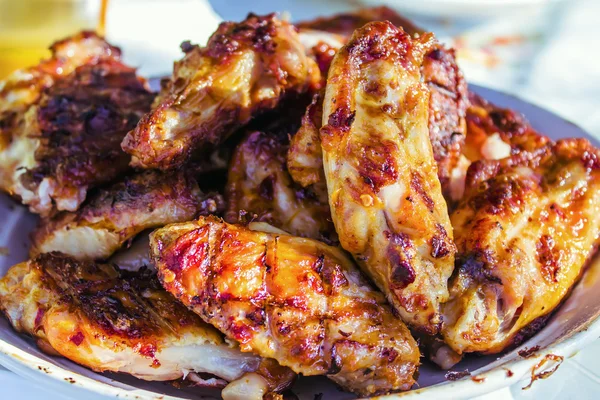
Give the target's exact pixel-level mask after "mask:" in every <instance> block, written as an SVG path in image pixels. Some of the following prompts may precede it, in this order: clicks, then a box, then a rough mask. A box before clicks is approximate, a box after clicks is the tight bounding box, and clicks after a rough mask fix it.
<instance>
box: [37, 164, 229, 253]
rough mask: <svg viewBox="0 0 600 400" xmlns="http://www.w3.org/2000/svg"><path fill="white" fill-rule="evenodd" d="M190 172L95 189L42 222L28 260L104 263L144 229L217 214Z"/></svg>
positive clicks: (218, 204) (212, 197)
mask: <svg viewBox="0 0 600 400" xmlns="http://www.w3.org/2000/svg"><path fill="white" fill-rule="evenodd" d="M223 208H224V201H223V199H222V197H221V196H220V195H218V194H215V193H208V194H204V193H202V191H201V190H200V188H199V187H198V183H197V182H196V180H195V179H194V178H193V177H192V176H191V174H190V173H187V172H184V171H174V172H160V171H143V172H139V173H136V174H133V175H131V176H128V177H126V178H124V179H123V180H122V181H119V182H117V183H114V184H113V185H111V186H109V187H107V188H101V189H97V190H96V191H95V192H93V193H92V194H91V195H90V196H89V199H88V200H87V201H86V203H84V205H83V206H82V207H81V208H80V209H79V210H78V211H76V212H66V211H65V212H61V213H58V214H56V215H54V216H53V217H51V218H44V219H42V220H41V222H40V225H39V226H38V227H37V229H36V230H35V231H34V232H33V235H32V239H33V240H32V248H31V251H30V255H31V256H32V257H34V256H36V255H38V254H40V253H49V252H51V251H59V252H62V253H64V254H67V255H69V256H72V257H74V258H76V259H78V260H106V259H107V258H108V257H110V256H111V255H112V254H113V253H114V252H115V251H117V250H118V249H120V248H121V247H122V246H123V245H124V244H125V243H126V242H127V241H129V240H131V239H133V238H134V237H135V236H136V235H137V234H139V233H140V232H142V231H143V230H145V229H151V228H157V227H160V226H163V225H166V224H169V223H173V222H183V221H189V220H191V219H194V218H195V217H197V216H198V215H200V214H204V215H206V214H212V213H219V212H222V211H223Z"/></svg>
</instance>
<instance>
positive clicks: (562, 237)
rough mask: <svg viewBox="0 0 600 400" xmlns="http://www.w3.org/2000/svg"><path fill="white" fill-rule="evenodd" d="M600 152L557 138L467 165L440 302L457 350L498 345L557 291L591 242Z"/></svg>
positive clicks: (568, 282)
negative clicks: (450, 273) (454, 252)
mask: <svg viewBox="0 0 600 400" xmlns="http://www.w3.org/2000/svg"><path fill="white" fill-rule="evenodd" d="M599 160H600V152H599V151H598V150H597V149H595V148H594V147H593V146H591V145H590V144H589V142H588V141H587V140H584V139H565V140H560V141H558V142H557V143H556V145H552V144H551V143H550V144H548V145H546V146H544V147H541V148H538V149H536V150H534V151H533V152H527V151H521V152H520V153H518V154H516V155H513V156H511V157H508V158H505V159H502V160H480V161H477V162H475V163H473V165H472V166H471V167H470V169H469V174H468V177H467V186H466V191H465V197H464V198H463V199H462V200H461V203H460V204H459V206H458V208H457V209H456V210H455V211H454V212H453V214H452V225H453V226H454V232H455V233H454V235H455V241H456V245H457V247H458V256H457V270H456V271H455V276H454V277H453V279H452V283H451V286H450V293H451V297H450V301H449V302H448V303H446V304H445V305H444V306H443V311H444V321H445V322H444V327H443V331H442V332H443V335H444V338H445V340H446V342H447V343H448V344H449V345H450V346H451V347H452V348H453V349H454V350H455V351H457V352H459V353H463V352H474V351H475V352H484V353H497V352H500V351H502V350H504V349H505V348H506V347H508V346H510V345H512V344H514V343H515V341H516V340H518V339H519V337H520V338H521V339H523V337H525V336H527V335H530V334H531V332H529V333H528V334H524V332H525V330H524V329H525V328H527V327H528V326H529V327H531V326H534V325H535V326H536V327H537V329H539V328H540V327H541V325H540V324H539V323H536V321H540V318H543V317H544V316H547V315H548V314H549V313H550V312H552V310H554V309H555V308H556V307H557V306H558V305H559V304H560V302H561V301H562V300H563V299H564V297H565V296H566V294H567V293H568V292H569V291H570V289H571V287H572V286H573V284H574V283H575V282H576V280H577V278H578V277H579V276H580V274H581V271H582V268H583V267H584V265H585V262H586V260H587V259H588V258H589V257H590V256H591V254H593V251H594V249H595V246H596V245H597V241H598V239H597V236H598V231H599V229H600V220H599V219H598V217H597V216H598V213H599V212H600V169H599V168H600V162H599ZM529 330H530V331H531V330H532V328H530V329H529Z"/></svg>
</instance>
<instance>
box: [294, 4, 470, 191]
mask: <svg viewBox="0 0 600 400" xmlns="http://www.w3.org/2000/svg"><path fill="white" fill-rule="evenodd" d="M384 20H388V21H390V22H391V23H392V24H394V25H395V26H397V27H402V28H403V29H404V31H405V32H406V33H407V34H409V35H415V34H416V35H424V34H426V32H425V31H423V30H422V29H420V28H417V27H415V26H414V25H412V24H411V23H410V22H409V21H408V20H406V19H405V18H404V17H402V16H401V15H398V14H396V13H395V12H394V11H392V10H390V9H388V8H386V7H377V8H367V9H361V10H358V11H356V12H353V13H347V14H340V15H336V16H333V17H326V18H319V19H317V20H315V21H305V22H300V23H298V24H296V25H297V26H299V27H300V37H301V40H302V41H303V43H305V45H306V46H311V47H310V48H311V49H312V50H311V54H312V56H313V57H314V58H315V59H316V60H317V62H318V64H319V67H320V68H321V70H322V71H323V74H326V73H327V72H326V71H327V70H328V69H329V63H330V62H331V60H332V59H333V56H334V54H335V51H336V50H338V49H339V48H340V47H341V46H342V45H343V44H344V43H346V42H347V41H348V40H349V39H350V36H351V35H352V33H353V32H354V31H355V30H356V29H359V28H361V27H362V26H363V25H364V24H366V23H368V22H370V21H384ZM319 31H323V33H321V35H319V34H318V33H319ZM327 34H329V35H333V36H328V35H327ZM421 74H422V79H423V81H424V82H425V83H426V84H427V86H428V88H429V92H430V96H431V99H430V102H429V137H430V140H431V144H432V146H433V155H434V158H435V161H436V163H437V167H438V177H439V179H440V182H441V185H442V190H443V193H444V196H445V198H446V199H448V200H450V199H452V193H451V192H452V179H453V178H452V175H453V173H454V170H455V169H456V168H460V166H461V152H462V148H463V145H464V141H465V135H466V123H465V114H466V109H467V106H468V105H469V99H468V92H467V84H466V81H465V79H464V77H463V75H462V72H461V71H460V69H459V68H458V65H457V64H456V56H455V54H454V50H453V49H451V48H446V47H445V46H443V45H441V44H439V43H437V42H436V43H435V44H434V45H432V46H431V47H430V48H429V49H428V50H427V53H426V55H425V57H424V61H423V63H422V64H421ZM317 128H320V125H319V126H318V127H317ZM300 133H301V134H303V133H304V134H305V133H306V132H300ZM297 140H298V141H302V140H303V139H297ZM290 156H292V157H294V156H302V154H290ZM317 156H318V154H316V153H315V154H314V157H317ZM292 160H293V158H292ZM294 179H295V178H294ZM299 183H301V182H299Z"/></svg>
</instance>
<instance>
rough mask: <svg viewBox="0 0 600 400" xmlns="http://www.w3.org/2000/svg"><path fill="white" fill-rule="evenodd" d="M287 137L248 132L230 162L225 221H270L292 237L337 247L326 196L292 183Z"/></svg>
mask: <svg viewBox="0 0 600 400" xmlns="http://www.w3.org/2000/svg"><path fill="white" fill-rule="evenodd" d="M287 141H288V139H287V136H284V135H276V134H270V133H265V132H260V131H256V132H250V133H248V134H247V135H246V137H245V138H244V139H243V140H242V142H241V143H240V144H239V145H238V147H237V149H236V151H235V153H234V155H233V158H232V161H231V163H230V168H229V175H228V179H227V187H226V191H225V197H226V200H227V211H226V214H225V219H226V220H227V221H228V222H230V223H236V222H247V221H259V222H267V223H269V224H271V225H274V226H276V227H277V228H280V229H283V230H284V231H286V232H289V233H291V234H293V235H297V236H303V237H309V238H313V239H319V240H324V241H326V242H329V243H331V242H336V241H337V235H336V233H335V229H334V227H333V223H332V221H331V215H330V212H329V204H328V202H327V194H326V192H325V195H324V196H323V195H322V196H321V197H319V196H318V195H317V194H315V193H314V192H313V191H312V190H311V189H310V188H308V189H305V188H303V187H301V186H300V185H298V184H296V183H295V182H293V181H292V179H291V177H290V175H289V173H288V171H287V169H286V155H287V152H288V144H287Z"/></svg>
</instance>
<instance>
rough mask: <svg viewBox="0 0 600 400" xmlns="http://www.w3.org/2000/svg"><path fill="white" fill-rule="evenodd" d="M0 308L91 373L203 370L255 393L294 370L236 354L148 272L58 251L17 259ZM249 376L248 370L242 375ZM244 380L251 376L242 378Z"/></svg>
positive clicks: (171, 375) (164, 376) (150, 376)
mask: <svg viewBox="0 0 600 400" xmlns="http://www.w3.org/2000/svg"><path fill="white" fill-rule="evenodd" d="M0 307H1V309H2V311H3V312H4V313H5V315H6V316H7V318H8V319H9V321H10V322H11V324H12V325H13V326H14V328H15V329H16V330H17V331H19V332H24V333H27V334H29V335H31V336H33V337H34V338H36V339H37V343H38V345H39V346H40V348H41V349H42V350H44V351H47V352H49V353H51V354H56V353H58V354H59V355H62V356H64V357H66V358H68V359H70V360H72V361H74V362H76V363H78V364H82V365H84V366H86V367H88V368H91V369H93V370H94V371H98V372H104V371H112V372H123V373H127V374H130V375H133V376H135V377H137V378H140V379H144V380H152V381H167V380H175V379H180V378H182V377H184V376H186V375H187V374H188V373H189V372H195V373H203V374H210V375H212V376H213V379H209V380H207V381H205V382H204V384H209V385H211V384H212V385H214V386H217V387H219V386H220V387H223V386H224V385H225V384H226V383H227V382H230V381H234V380H236V379H240V378H242V377H244V378H243V379H244V381H256V378H257V377H259V378H260V379H258V382H257V383H258V385H259V386H258V387H250V386H249V387H246V389H247V393H248V395H249V396H251V393H253V392H258V394H259V395H260V396H258V397H249V398H262V394H264V393H265V392H266V391H268V390H279V389H282V388H284V387H285V386H287V385H289V384H290V382H291V380H292V379H293V378H294V374H293V373H291V371H289V370H288V369H287V368H283V367H280V366H278V365H277V364H276V363H275V362H273V361H272V360H264V359H261V358H260V357H258V356H255V355H253V354H249V353H242V352H240V350H239V349H238V348H237V346H235V345H232V344H230V343H229V342H227V341H225V340H224V339H223V337H222V335H221V334H220V333H219V332H218V331H217V330H215V329H214V328H213V327H212V326H210V325H208V324H206V323H204V322H203V321H202V320H201V319H200V318H198V317H197V316H196V315H195V314H194V313H192V312H190V311H188V310H187V309H186V308H185V307H184V306H183V305H181V304H180V303H178V302H177V301H176V300H175V298H174V297H173V296H172V295H171V294H169V293H167V292H166V291H165V290H164V289H162V287H160V284H159V283H158V280H157V279H156V278H155V277H154V276H151V275H144V274H142V275H137V274H136V275H123V274H121V273H119V272H118V271H116V270H115V269H114V268H113V267H112V266H110V265H108V264H95V263H91V262H78V261H75V260H74V259H71V258H69V257H66V256H63V255H60V254H58V253H51V254H43V255H41V256H39V257H37V258H35V259H33V260H30V261H27V262H24V263H21V264H17V265H15V266H14V267H12V268H11V269H10V270H9V271H8V273H7V274H6V276H5V277H4V278H2V279H1V280H0ZM247 374H252V375H247ZM248 378H252V379H248Z"/></svg>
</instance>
